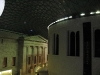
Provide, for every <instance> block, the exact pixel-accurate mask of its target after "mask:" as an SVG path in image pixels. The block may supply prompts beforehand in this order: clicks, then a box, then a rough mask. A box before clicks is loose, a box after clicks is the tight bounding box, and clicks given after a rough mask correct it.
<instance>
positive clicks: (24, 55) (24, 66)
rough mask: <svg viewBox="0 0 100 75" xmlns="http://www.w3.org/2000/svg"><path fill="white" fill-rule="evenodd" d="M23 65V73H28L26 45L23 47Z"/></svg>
mask: <svg viewBox="0 0 100 75" xmlns="http://www.w3.org/2000/svg"><path fill="white" fill-rule="evenodd" d="M22 60H23V67H22V71H23V74H25V73H26V47H24V48H23V59H22Z"/></svg>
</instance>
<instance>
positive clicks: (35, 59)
mask: <svg viewBox="0 0 100 75" xmlns="http://www.w3.org/2000/svg"><path fill="white" fill-rule="evenodd" d="M34 64H36V56H34Z"/></svg>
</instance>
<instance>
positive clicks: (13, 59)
mask: <svg viewBox="0 0 100 75" xmlns="http://www.w3.org/2000/svg"><path fill="white" fill-rule="evenodd" d="M12 65H13V66H15V65H16V57H13V58H12Z"/></svg>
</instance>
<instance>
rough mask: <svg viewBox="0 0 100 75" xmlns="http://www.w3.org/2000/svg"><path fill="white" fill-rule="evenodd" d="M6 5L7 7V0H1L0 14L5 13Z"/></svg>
mask: <svg viewBox="0 0 100 75" xmlns="http://www.w3.org/2000/svg"><path fill="white" fill-rule="evenodd" d="M4 7H5V0H0V16H1V15H2V13H3V10H4Z"/></svg>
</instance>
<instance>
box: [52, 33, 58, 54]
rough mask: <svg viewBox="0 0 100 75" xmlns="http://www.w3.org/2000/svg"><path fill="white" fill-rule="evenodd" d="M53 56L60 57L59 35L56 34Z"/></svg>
mask: <svg viewBox="0 0 100 75" xmlns="http://www.w3.org/2000/svg"><path fill="white" fill-rule="evenodd" d="M53 39H54V40H53V54H54V55H58V54H59V35H58V34H54V37H53Z"/></svg>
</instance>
